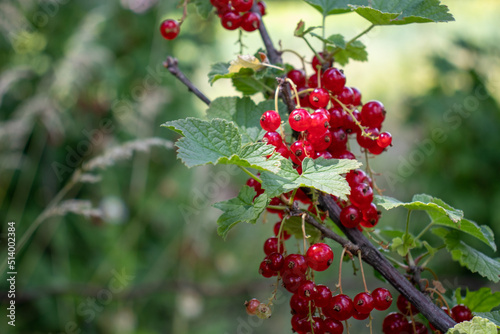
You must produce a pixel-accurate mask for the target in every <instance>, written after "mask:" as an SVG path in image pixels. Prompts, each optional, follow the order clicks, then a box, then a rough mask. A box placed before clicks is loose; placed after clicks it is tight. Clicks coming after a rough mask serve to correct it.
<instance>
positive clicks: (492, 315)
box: [474, 311, 500, 327]
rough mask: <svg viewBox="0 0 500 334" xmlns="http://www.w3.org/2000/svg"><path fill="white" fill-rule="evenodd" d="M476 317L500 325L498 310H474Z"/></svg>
mask: <svg viewBox="0 0 500 334" xmlns="http://www.w3.org/2000/svg"><path fill="white" fill-rule="evenodd" d="M474 315H477V316H478V317H481V318H485V319H488V320H489V321H491V322H492V323H494V324H495V325H497V326H498V327H500V311H494V312H474Z"/></svg>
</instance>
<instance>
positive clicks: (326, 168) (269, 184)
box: [261, 158, 361, 198]
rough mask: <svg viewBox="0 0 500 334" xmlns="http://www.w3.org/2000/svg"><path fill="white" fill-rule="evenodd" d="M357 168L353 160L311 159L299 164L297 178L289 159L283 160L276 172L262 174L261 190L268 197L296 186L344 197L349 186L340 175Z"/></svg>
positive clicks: (358, 164)
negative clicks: (263, 190)
mask: <svg viewBox="0 0 500 334" xmlns="http://www.w3.org/2000/svg"><path fill="white" fill-rule="evenodd" d="M359 166H361V163H360V162H358V161H357V160H350V159H341V160H337V159H328V160H327V159H323V158H318V159H315V160H313V159H311V158H305V159H304V161H302V174H301V175H299V174H298V173H297V171H296V170H295V169H294V168H293V165H292V163H291V162H290V161H289V160H285V161H283V163H282V165H281V169H280V171H279V172H278V173H262V174H261V180H262V188H264V189H265V190H266V191H267V192H268V193H269V196H270V197H275V196H278V195H280V194H282V193H284V192H288V191H291V190H293V189H296V188H299V187H308V188H315V189H318V190H320V191H323V192H325V193H327V194H332V195H335V196H337V197H340V198H346V195H348V194H350V187H349V185H348V183H347V181H346V180H345V178H343V177H342V176H340V175H341V174H343V173H347V172H348V171H350V170H352V169H356V168H358V167H359Z"/></svg>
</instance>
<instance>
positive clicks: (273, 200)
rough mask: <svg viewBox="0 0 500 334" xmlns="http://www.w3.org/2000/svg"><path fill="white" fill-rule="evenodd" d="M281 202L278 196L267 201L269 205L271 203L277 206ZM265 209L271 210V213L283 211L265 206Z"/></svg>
mask: <svg viewBox="0 0 500 334" xmlns="http://www.w3.org/2000/svg"><path fill="white" fill-rule="evenodd" d="M281 204H283V203H282V202H281V198H279V197H273V198H271V202H270V203H269V205H273V206H274V205H275V206H277V205H281ZM266 210H267V211H268V212H271V213H282V212H283V210H277V209H271V208H266ZM281 247H283V246H281Z"/></svg>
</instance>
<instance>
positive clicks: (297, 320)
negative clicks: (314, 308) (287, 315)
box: [291, 314, 311, 333]
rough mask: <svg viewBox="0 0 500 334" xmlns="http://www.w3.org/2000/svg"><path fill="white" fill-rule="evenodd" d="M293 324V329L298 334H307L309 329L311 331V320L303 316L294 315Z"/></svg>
mask: <svg viewBox="0 0 500 334" xmlns="http://www.w3.org/2000/svg"><path fill="white" fill-rule="evenodd" d="M291 322H292V329H293V330H294V331H295V332H297V333H305V332H306V331H307V330H308V329H309V330H310V329H311V323H310V322H309V319H308V318H307V316H305V315H303V314H301V315H299V314H294V315H293V317H292V321H291Z"/></svg>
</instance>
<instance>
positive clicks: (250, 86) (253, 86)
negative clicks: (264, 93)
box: [231, 76, 262, 95]
mask: <svg viewBox="0 0 500 334" xmlns="http://www.w3.org/2000/svg"><path fill="white" fill-rule="evenodd" d="M231 81H232V83H233V86H234V88H235V89H236V90H237V91H238V92H242V93H243V95H254V94H257V93H259V92H260V91H261V90H262V85H261V84H260V83H259V82H258V81H257V79H255V78H254V77H251V76H248V77H234V78H232V79H231Z"/></svg>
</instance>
